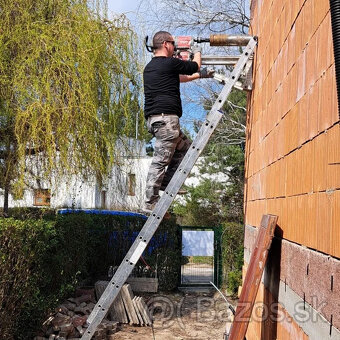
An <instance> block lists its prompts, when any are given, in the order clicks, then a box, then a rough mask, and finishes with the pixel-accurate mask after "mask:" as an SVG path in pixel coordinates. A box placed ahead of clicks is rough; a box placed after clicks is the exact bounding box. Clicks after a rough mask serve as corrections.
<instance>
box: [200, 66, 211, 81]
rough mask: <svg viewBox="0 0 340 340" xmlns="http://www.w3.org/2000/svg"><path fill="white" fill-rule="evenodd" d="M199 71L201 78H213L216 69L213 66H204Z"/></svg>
mask: <svg viewBox="0 0 340 340" xmlns="http://www.w3.org/2000/svg"><path fill="white" fill-rule="evenodd" d="M199 73H200V78H212V77H213V76H214V73H215V70H214V69H212V68H207V67H203V68H202V69H201V70H200V72H199Z"/></svg>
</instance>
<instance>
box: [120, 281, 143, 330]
mask: <svg viewBox="0 0 340 340" xmlns="http://www.w3.org/2000/svg"><path fill="white" fill-rule="evenodd" d="M121 292H122V298H123V302H124V306H125V309H126V311H127V314H128V316H129V320H130V324H136V325H138V324H139V320H138V316H137V314H136V311H135V307H134V306H133V303H132V299H133V292H132V290H131V287H130V285H129V284H124V285H123V287H122V289H121Z"/></svg>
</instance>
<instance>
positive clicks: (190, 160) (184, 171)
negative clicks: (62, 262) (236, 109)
mask: <svg viewBox="0 0 340 340" xmlns="http://www.w3.org/2000/svg"><path fill="white" fill-rule="evenodd" d="M255 46H256V40H255V39H254V38H251V39H250V41H249V43H248V45H247V47H246V48H245V49H244V51H243V54H242V55H241V57H240V59H239V61H238V62H237V64H236V66H235V68H234V70H233V71H232V72H231V75H230V78H228V80H227V81H226V84H225V85H224V87H223V89H222V91H221V93H220V95H219V96H218V98H217V99H216V101H215V103H214V105H213V107H212V109H211V111H210V113H209V114H208V116H207V119H206V121H205V122H204V124H203V126H202V127H201V129H200V130H199V132H198V134H197V136H196V138H195V139H194V141H193V143H192V145H191V148H190V149H189V150H188V152H187V153H186V155H185V156H184V158H183V160H182V162H181V164H180V165H179V167H178V169H177V171H176V172H175V174H174V176H173V178H172V179H171V181H170V183H169V184H168V186H167V187H166V189H165V192H164V193H165V195H162V197H161V198H160V200H159V201H158V203H157V204H156V206H155V209H154V210H153V212H152V214H151V216H150V217H149V218H148V219H147V221H146V222H145V224H144V226H143V228H142V229H141V231H140V233H139V235H138V236H137V238H136V240H135V241H134V243H133V244H132V246H131V248H130V249H129V251H128V252H127V254H126V256H125V257H124V259H123V261H122V263H121V264H120V266H119V267H118V269H117V271H116V273H115V274H114V276H113V277H112V279H111V281H110V282H109V284H108V286H107V287H106V289H105V291H104V292H103V294H102V296H101V297H100V299H99V301H98V302H97V304H96V305H95V307H94V309H93V311H92V313H91V314H90V316H89V318H88V320H87V323H88V324H89V326H88V328H87V330H86V332H85V333H84V334H83V336H82V338H81V340H90V339H91V338H92V336H93V334H94V332H95V331H96V329H97V326H98V325H99V324H100V322H101V321H102V320H103V319H104V317H105V316H106V314H107V313H108V311H109V308H110V307H111V305H112V303H113V301H114V299H115V298H116V297H117V295H118V293H119V291H120V290H121V288H122V286H123V285H124V283H125V282H126V280H127V278H128V277H129V275H130V274H131V272H132V270H133V268H134V266H135V265H136V263H137V261H138V260H139V258H140V256H141V255H142V253H143V251H144V250H145V248H146V247H147V245H148V243H149V241H150V240H151V238H152V236H153V234H154V233H155V232H156V230H157V228H158V226H159V224H160V223H161V221H162V218H163V216H164V214H165V212H166V211H167V210H168V208H169V207H170V205H171V203H172V201H173V200H174V198H175V196H176V194H177V192H178V190H179V189H180V188H181V186H182V185H183V183H184V181H185V179H186V178H187V177H188V175H189V173H190V171H191V169H192V167H193V166H194V164H195V162H196V160H197V158H198V157H199V155H200V153H201V152H202V150H203V148H204V147H205V145H206V144H207V142H208V140H209V139H210V136H211V135H212V133H213V132H214V130H215V128H216V126H217V124H218V122H219V121H220V119H221V118H222V113H221V112H220V111H219V110H220V109H221V108H222V106H223V104H224V103H225V101H226V99H227V98H228V95H229V93H230V92H231V90H232V88H233V86H234V84H235V83H236V82H237V80H238V78H239V77H240V74H241V72H242V70H243V68H244V66H245V64H246V62H247V60H248V59H249V57H250V55H251V54H252V52H253V50H254V48H255Z"/></svg>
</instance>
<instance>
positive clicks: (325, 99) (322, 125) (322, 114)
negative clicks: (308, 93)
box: [318, 69, 333, 132]
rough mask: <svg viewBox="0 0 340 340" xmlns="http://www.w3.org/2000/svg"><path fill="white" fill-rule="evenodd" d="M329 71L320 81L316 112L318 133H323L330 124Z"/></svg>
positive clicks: (330, 85)
mask: <svg viewBox="0 0 340 340" xmlns="http://www.w3.org/2000/svg"><path fill="white" fill-rule="evenodd" d="M330 70H331V69H329V70H328V71H327V72H326V73H325V74H324V75H323V76H322V77H321V79H320V82H319V83H320V101H319V110H318V115H319V116H318V131H319V132H321V131H324V130H325V129H327V128H329V127H330V126H331V125H332V124H333V121H332V113H333V112H332V100H333V98H332V87H333V82H332V77H333V75H332V74H331V71H330Z"/></svg>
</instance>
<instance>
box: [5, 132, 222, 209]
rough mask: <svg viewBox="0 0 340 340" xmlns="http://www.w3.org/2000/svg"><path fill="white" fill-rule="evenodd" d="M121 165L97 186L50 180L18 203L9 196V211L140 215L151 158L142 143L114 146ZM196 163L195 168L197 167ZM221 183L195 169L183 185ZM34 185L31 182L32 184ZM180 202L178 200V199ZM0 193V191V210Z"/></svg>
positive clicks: (75, 180) (217, 177)
mask: <svg viewBox="0 0 340 340" xmlns="http://www.w3.org/2000/svg"><path fill="white" fill-rule="evenodd" d="M118 147H119V149H120V150H121V151H120V153H121V157H120V160H121V162H120V163H121V164H120V165H119V166H114V167H113V169H112V171H111V172H110V175H109V176H108V178H106V179H105V181H104V183H103V185H102V186H100V185H99V184H98V183H97V181H96V179H95V178H93V179H89V180H86V181H85V180H84V179H82V178H81V177H80V176H71V178H68V179H58V180H55V179H53V178H52V181H51V183H40V187H38V185H37V184H31V185H30V188H27V189H26V190H25V191H24V196H23V198H22V199H19V200H15V199H14V198H13V197H12V196H11V195H10V196H9V207H10V208H11V207H51V208H56V209H59V208H74V209H109V210H125V211H141V209H142V208H143V205H144V200H145V185H146V177H147V173H148V169H149V167H150V164H151V159H152V157H150V156H147V154H146V151H145V143H143V142H141V141H136V140H134V139H129V140H127V142H126V141H125V142H124V145H123V143H121V145H119V146H118ZM199 161H200V160H198V162H197V163H198V164H199ZM205 177H208V178H212V179H215V180H218V181H222V182H225V181H226V180H227V179H226V178H225V176H224V175H223V174H218V173H217V174H215V175H203V176H202V175H199V170H198V168H197V166H194V168H193V170H192V171H191V176H190V177H189V178H188V179H187V180H186V182H185V184H186V185H192V186H196V185H197V184H198V183H199V181H200V179H201V178H205ZM32 183H35V182H32ZM178 199H179V200H181V198H178ZM3 201H4V193H3V191H0V206H3Z"/></svg>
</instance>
